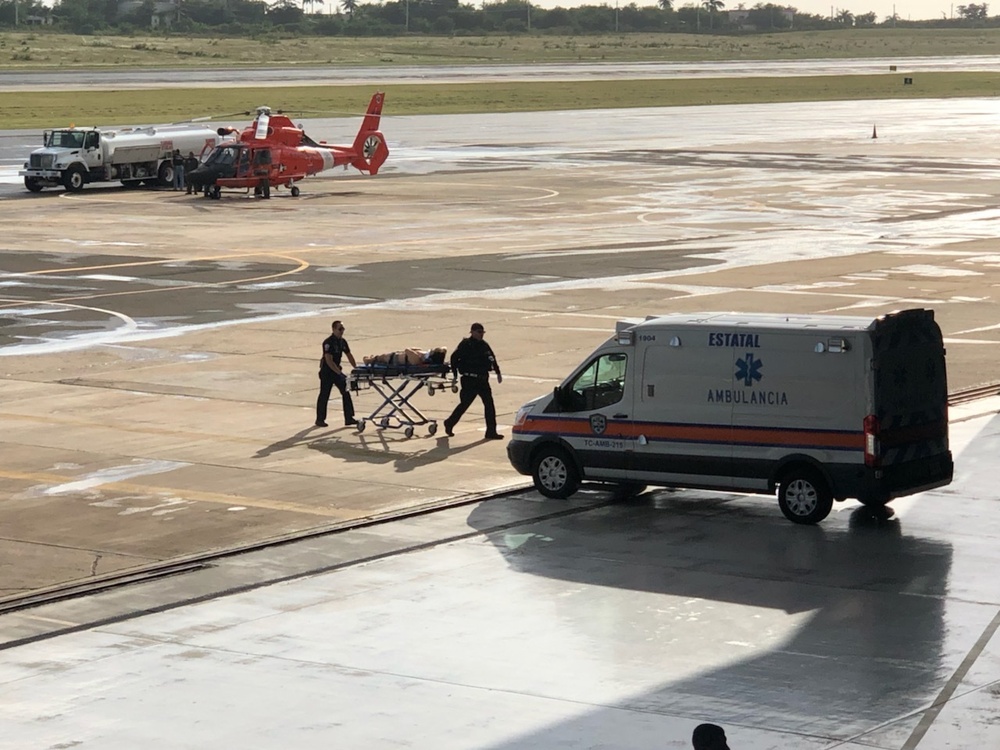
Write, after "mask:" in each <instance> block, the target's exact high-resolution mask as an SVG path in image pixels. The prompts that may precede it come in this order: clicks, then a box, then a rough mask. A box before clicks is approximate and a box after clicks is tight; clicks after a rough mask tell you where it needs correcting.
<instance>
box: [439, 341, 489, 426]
mask: <svg viewBox="0 0 1000 750" xmlns="http://www.w3.org/2000/svg"><path fill="white" fill-rule="evenodd" d="M485 333H486V329H485V328H483V326H482V324H481V323H473V324H472V329H471V332H470V333H469V338H467V339H462V341H461V343H459V345H458V346H457V347H455V351H454V352H453V353H452V355H451V371H452V372H453V373H455V375H456V376H458V375H461V377H462V390H461V391H460V392H459V394H458V406H456V407H455V411H453V412H452V413H451V416H450V417H448V418H447V419H446V420H444V431H445V432H446V433H447V435H448V437H454V435H455V433H454V429H455V425H456V424H458V420H460V419H461V418H462V415H463V414H465V410H466V409H468V408H469V406H470V404H472V402H473V401H475V400H476V396H479V398H481V399H482V400H483V412H484V413H485V417H486V439H487V440H503V435H500V434H498V433H497V410H496V407H495V406H494V405H493V390H492V389H491V388H490V370H493V371H494V372H496V374H497V382H498V383H502V382H503V376H502V375H501V374H500V365H498V364H497V358H496V356H495V355H494V354H493V350H492V349H490V345H489V344H487V343H486V342H485V341H484V340H483V334H485Z"/></svg>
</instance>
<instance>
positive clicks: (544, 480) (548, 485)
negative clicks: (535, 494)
mask: <svg viewBox="0 0 1000 750" xmlns="http://www.w3.org/2000/svg"><path fill="white" fill-rule="evenodd" d="M531 478H532V479H533V480H534V482H535V489H536V490H538V491H539V492H541V493H542V494H543V495H545V497H551V498H554V499H556V500H565V499H566V498H567V497H569V496H570V495H572V494H573V493H574V492H576V491H577V489H578V488H579V487H580V478H579V476H577V473H576V467H575V466H574V465H573V463H572V461H570V458H569V456H567V455H566V451H564V450H563V449H562V448H559V447H557V446H554V445H553V446H544V447H543V448H541V449H540V450H539V451H538V453H537V454H536V455H535V460H534V463H533V464H532V468H531Z"/></svg>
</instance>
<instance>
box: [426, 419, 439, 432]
mask: <svg viewBox="0 0 1000 750" xmlns="http://www.w3.org/2000/svg"><path fill="white" fill-rule="evenodd" d="M437 431H438V423H437V422H431V423H430V424H429V425H427V434H428V435H434V434H435V433H436V432H437Z"/></svg>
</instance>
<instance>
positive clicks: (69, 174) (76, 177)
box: [63, 164, 87, 193]
mask: <svg viewBox="0 0 1000 750" xmlns="http://www.w3.org/2000/svg"><path fill="white" fill-rule="evenodd" d="M86 184H87V175H86V173H85V172H84V171H83V167H81V166H80V165H79V164H74V165H73V166H72V167H70V168H69V169H67V170H66V172H65V173H64V174H63V185H65V187H66V189H67V190H68V191H69V192H71V193H79V192H80V191H81V190H83V186H84V185H86Z"/></svg>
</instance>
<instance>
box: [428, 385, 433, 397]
mask: <svg viewBox="0 0 1000 750" xmlns="http://www.w3.org/2000/svg"><path fill="white" fill-rule="evenodd" d="M427 395H428V396H433V395H434V386H433V385H429V386H427Z"/></svg>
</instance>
